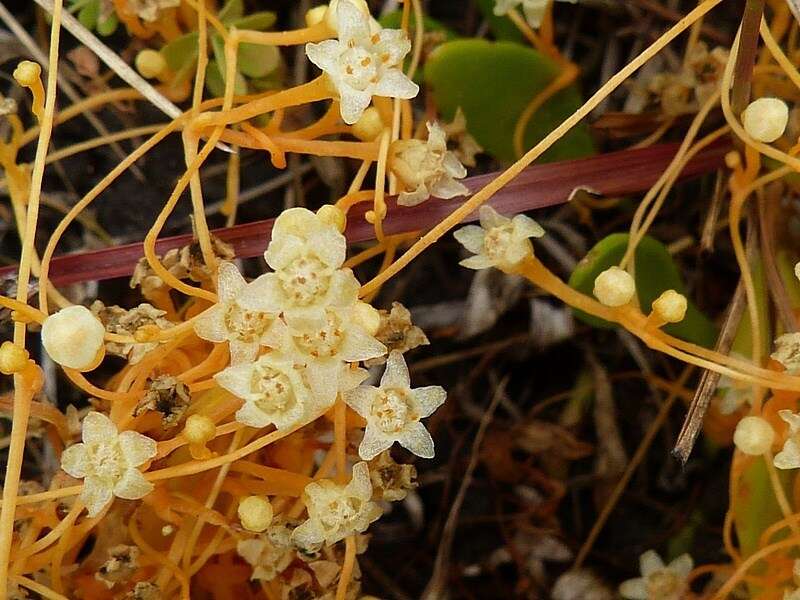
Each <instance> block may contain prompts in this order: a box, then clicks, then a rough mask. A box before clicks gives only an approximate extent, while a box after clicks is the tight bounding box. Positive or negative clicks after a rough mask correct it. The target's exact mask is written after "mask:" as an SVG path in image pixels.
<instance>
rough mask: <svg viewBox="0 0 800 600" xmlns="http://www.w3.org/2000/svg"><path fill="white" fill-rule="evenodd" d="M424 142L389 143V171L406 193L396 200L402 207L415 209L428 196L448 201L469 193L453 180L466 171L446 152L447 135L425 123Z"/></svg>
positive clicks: (454, 156)
mask: <svg viewBox="0 0 800 600" xmlns="http://www.w3.org/2000/svg"><path fill="white" fill-rule="evenodd" d="M427 127H428V140H427V141H426V142H423V141H421V140H399V141H396V142H394V143H393V144H392V148H391V157H392V158H391V167H392V172H393V173H394V174H395V175H397V177H398V178H400V181H402V182H403V185H404V186H405V188H406V190H407V191H405V192H401V193H400V196H399V197H398V199H397V203H398V204H402V205H403V206H416V205H417V204H419V203H421V202H424V201H425V200H427V199H428V198H430V197H431V196H435V197H437V198H442V199H445V200H446V199H448V198H455V197H456V196H463V195H465V194H467V193H469V190H468V189H467V187H466V186H465V185H464V184H463V183H460V182H458V181H456V179H463V178H464V177H466V176H467V170H466V169H465V168H464V165H462V164H461V162H459V160H458V158H457V157H456V155H455V154H454V153H453V152H450V151H449V150H448V149H447V135H446V134H445V131H444V129H442V128H441V127H440V126H439V124H438V123H428V124H427Z"/></svg>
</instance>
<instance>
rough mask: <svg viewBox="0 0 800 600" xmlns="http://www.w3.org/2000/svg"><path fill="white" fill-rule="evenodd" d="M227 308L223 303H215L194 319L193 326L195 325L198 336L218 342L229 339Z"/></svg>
mask: <svg viewBox="0 0 800 600" xmlns="http://www.w3.org/2000/svg"><path fill="white" fill-rule="evenodd" d="M225 308H226V307H225V306H224V305H222V304H215V305H214V306H212V307H211V308H209V309H208V310H206V311H204V312H203V313H201V314H199V315H198V316H197V318H196V319H195V320H194V321H192V327H194V332H195V333H196V334H197V337H199V338H202V339H204V340H208V341H209V342H216V343H220V342H224V341H225V340H227V339H228V336H229V335H230V332H229V331H228V328H227V327H226V326H225V320H224V315H225Z"/></svg>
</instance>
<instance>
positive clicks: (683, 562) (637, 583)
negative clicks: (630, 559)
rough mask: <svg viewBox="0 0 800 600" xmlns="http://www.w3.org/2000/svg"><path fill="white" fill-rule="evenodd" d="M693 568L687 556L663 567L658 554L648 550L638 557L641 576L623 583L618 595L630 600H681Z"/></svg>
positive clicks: (692, 563) (690, 559) (689, 557)
mask: <svg viewBox="0 0 800 600" xmlns="http://www.w3.org/2000/svg"><path fill="white" fill-rule="evenodd" d="M693 567H694V561H692V557H691V556H689V555H688V554H683V555H681V556H679V557H678V558H676V559H675V560H673V561H672V562H671V563H669V565H664V561H663V560H661V557H660V556H659V555H658V554H656V553H655V552H654V551H653V550H648V551H647V552H645V553H644V554H642V555H641V556H640V557H639V568H640V571H641V573H642V576H641V577H637V578H636V579H629V580H628V581H625V582H623V583H622V585H620V586H619V593H620V594H621V595H622V597H623V598H629V599H630V600H681V599H682V598H683V597H684V595H685V593H686V587H687V585H686V580H687V578H688V576H689V573H690V572H691V570H692V568H693Z"/></svg>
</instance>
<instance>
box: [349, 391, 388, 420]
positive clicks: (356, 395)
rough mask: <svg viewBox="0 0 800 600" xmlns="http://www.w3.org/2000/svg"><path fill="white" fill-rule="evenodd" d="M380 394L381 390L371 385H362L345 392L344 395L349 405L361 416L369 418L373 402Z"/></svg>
mask: <svg viewBox="0 0 800 600" xmlns="http://www.w3.org/2000/svg"><path fill="white" fill-rule="evenodd" d="M379 394H380V390H378V388H376V387H372V386H371V385H361V386H358V387H357V388H355V389H352V390H350V391H349V392H345V393H344V395H343V397H344V401H345V402H346V403H347V406H349V407H350V408H352V409H353V410H354V411H356V412H357V413H358V414H359V415H360V416H362V417H364V418H367V415H369V413H370V409H371V408H372V403H373V402H374V401H375V398H376V397H377V396H378V395H379Z"/></svg>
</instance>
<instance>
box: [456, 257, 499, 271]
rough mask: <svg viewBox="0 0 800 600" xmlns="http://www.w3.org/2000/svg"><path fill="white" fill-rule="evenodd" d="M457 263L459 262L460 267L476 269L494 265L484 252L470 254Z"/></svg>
mask: <svg viewBox="0 0 800 600" xmlns="http://www.w3.org/2000/svg"><path fill="white" fill-rule="evenodd" d="M458 264H460V265H461V266H462V267H466V268H467V269H475V270H476V271H478V270H480V269H488V268H490V267H493V266H495V262H494V261H493V260H492V259H491V258H489V257H488V256H486V255H485V254H477V255H475V256H470V257H469V258H465V259H464V260H462V261H460V262H459V263H458Z"/></svg>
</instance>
